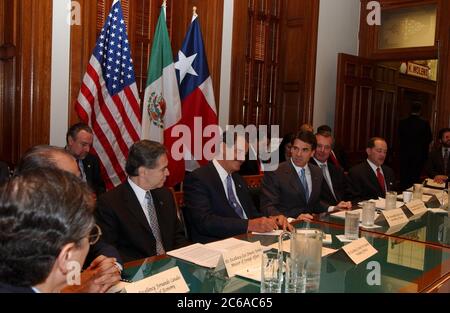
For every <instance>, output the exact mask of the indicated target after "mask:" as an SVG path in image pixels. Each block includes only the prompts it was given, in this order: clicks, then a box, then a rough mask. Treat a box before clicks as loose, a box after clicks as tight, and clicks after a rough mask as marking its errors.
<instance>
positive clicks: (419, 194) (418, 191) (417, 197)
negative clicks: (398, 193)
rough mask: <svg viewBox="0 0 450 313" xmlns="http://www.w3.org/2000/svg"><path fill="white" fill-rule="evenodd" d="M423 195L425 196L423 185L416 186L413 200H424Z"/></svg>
mask: <svg viewBox="0 0 450 313" xmlns="http://www.w3.org/2000/svg"><path fill="white" fill-rule="evenodd" d="M422 195H423V185H422V184H414V187H413V200H422Z"/></svg>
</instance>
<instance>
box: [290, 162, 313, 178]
mask: <svg viewBox="0 0 450 313" xmlns="http://www.w3.org/2000/svg"><path fill="white" fill-rule="evenodd" d="M291 163H292V166H294V169H295V172H296V173H298V172H300V170H301V169H303V168H304V169H305V175H306V174H309V166H308V163H306V165H305V167H300V166H297V165H295V163H294V161H292V158H291Z"/></svg>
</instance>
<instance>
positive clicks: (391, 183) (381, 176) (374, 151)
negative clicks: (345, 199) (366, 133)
mask: <svg viewBox="0 0 450 313" xmlns="http://www.w3.org/2000/svg"><path fill="white" fill-rule="evenodd" d="M387 151H388V148H387V143H386V140H384V139H383V138H379V137H374V138H371V139H370V140H369V142H368V143H367V148H366V153H367V160H365V161H364V162H362V163H360V164H358V165H355V166H354V167H352V168H351V169H350V171H349V178H350V187H351V188H350V189H351V194H352V200H353V201H354V202H359V201H364V200H369V199H378V198H379V197H381V198H384V197H385V196H386V191H393V190H395V175H394V171H393V170H392V169H391V168H390V167H389V166H387V165H384V160H385V159H386V154H387Z"/></svg>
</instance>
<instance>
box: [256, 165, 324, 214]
mask: <svg viewBox="0 0 450 313" xmlns="http://www.w3.org/2000/svg"><path fill="white" fill-rule="evenodd" d="M309 168H310V170H311V180H312V189H311V196H310V197H309V200H308V202H306V197H305V192H304V190H303V187H302V185H301V182H300V178H299V177H298V174H297V173H296V171H295V168H294V166H293V165H292V163H291V160H288V161H286V162H283V163H281V164H280V165H279V167H278V169H277V170H276V171H273V172H265V173H264V178H263V181H262V192H261V211H262V212H263V213H265V214H267V215H278V214H283V215H285V216H286V217H293V218H296V217H298V216H299V215H300V214H301V213H321V212H324V211H326V210H327V209H326V208H324V207H323V206H322V205H321V204H320V193H321V189H322V180H323V175H322V170H321V169H320V168H318V167H317V166H316V165H313V164H309ZM310 188H311V186H310Z"/></svg>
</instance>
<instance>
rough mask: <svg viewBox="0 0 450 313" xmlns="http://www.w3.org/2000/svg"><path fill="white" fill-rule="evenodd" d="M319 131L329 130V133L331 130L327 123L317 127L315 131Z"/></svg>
mask: <svg viewBox="0 0 450 313" xmlns="http://www.w3.org/2000/svg"><path fill="white" fill-rule="evenodd" d="M320 132H329V133H330V134H331V133H332V130H331V127H330V126H328V125H320V126H319V127H317V133H320Z"/></svg>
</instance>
